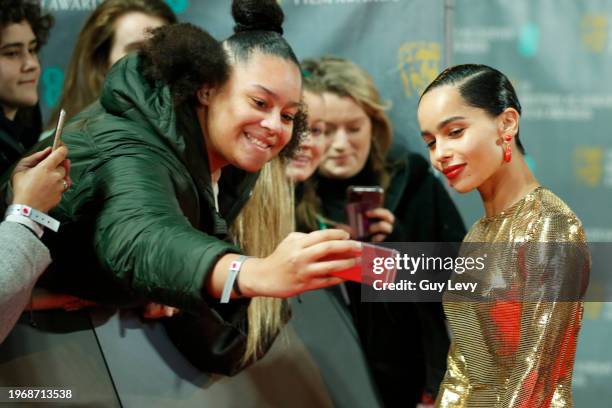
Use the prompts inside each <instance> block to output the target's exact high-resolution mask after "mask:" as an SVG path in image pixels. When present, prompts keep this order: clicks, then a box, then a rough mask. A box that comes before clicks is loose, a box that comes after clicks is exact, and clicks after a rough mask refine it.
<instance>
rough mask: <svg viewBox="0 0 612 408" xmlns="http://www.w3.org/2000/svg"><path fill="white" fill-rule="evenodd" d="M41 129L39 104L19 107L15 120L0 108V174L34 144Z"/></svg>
mask: <svg viewBox="0 0 612 408" xmlns="http://www.w3.org/2000/svg"><path fill="white" fill-rule="evenodd" d="M41 131H42V120H41V116H40V109H39V108H38V105H36V106H33V107H31V108H22V109H19V111H17V115H16V116H15V119H14V120H9V119H7V118H6V116H4V113H3V112H2V110H0V175H2V174H3V173H4V172H5V171H7V170H8V169H9V168H11V167H12V166H13V165H14V164H15V163H17V161H18V160H19V159H20V158H21V156H23V155H24V153H25V152H26V151H27V150H29V149H30V148H31V147H32V146H34V144H35V143H36V142H37V141H38V137H39V135H40V132H41Z"/></svg>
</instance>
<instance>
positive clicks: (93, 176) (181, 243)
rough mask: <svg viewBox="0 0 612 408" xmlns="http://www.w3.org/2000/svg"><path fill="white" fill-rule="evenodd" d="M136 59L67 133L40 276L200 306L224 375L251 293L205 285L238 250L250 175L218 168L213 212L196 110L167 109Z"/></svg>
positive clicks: (60, 284) (115, 72) (64, 284)
mask: <svg viewBox="0 0 612 408" xmlns="http://www.w3.org/2000/svg"><path fill="white" fill-rule="evenodd" d="M138 61H139V59H138V57H137V55H132V56H129V57H127V58H124V59H123V60H122V61H120V62H119V63H117V64H116V65H115V66H114V67H113V68H112V70H111V71H110V73H109V74H108V77H107V79H106V82H105V84H104V88H103V91H102V94H101V97H100V99H99V101H98V102H96V103H95V104H94V105H92V106H90V107H89V108H87V109H86V110H85V111H83V112H82V113H80V114H79V115H78V116H76V117H75V118H74V119H73V120H72V121H70V123H69V124H68V125H67V126H66V128H65V130H64V134H63V141H64V143H65V144H66V145H67V146H68V148H69V158H70V160H71V164H72V168H71V172H70V176H71V177H72V180H73V182H74V185H73V187H72V188H71V189H70V190H69V191H68V192H67V193H66V194H64V196H63V198H62V201H61V203H60V205H59V206H58V207H57V208H56V209H55V210H53V211H52V212H51V215H52V216H53V217H55V218H56V219H58V220H59V221H60V222H61V224H62V225H61V228H60V231H59V233H57V234H53V233H47V234H45V236H46V239H45V240H46V243H47V245H48V246H49V248H50V250H51V253H52V258H53V260H54V263H53V265H52V266H51V268H50V269H49V271H48V272H47V273H46V274H45V275H44V277H43V281H42V285H43V286H46V287H48V288H50V289H55V290H59V291H61V292H68V293H71V294H74V295H77V296H80V297H84V298H87V299H92V300H96V301H99V302H101V303H108V304H113V305H117V306H126V305H131V304H141V303H144V302H146V301H154V302H158V303H162V304H166V305H171V306H175V307H178V308H180V309H181V310H183V311H185V312H187V313H189V314H191V315H197V316H198V319H199V325H200V326H202V327H205V328H206V331H207V334H210V336H209V338H208V339H207V340H209V341H210V344H208V345H206V344H202V343H200V347H201V348H203V349H204V348H206V347H209V348H210V349H211V350H212V351H211V352H212V353H213V354H215V356H216V357H218V358H219V359H220V360H223V361H222V362H221V363H220V364H221V365H222V366H226V368H223V367H222V368H218V367H210V366H209V367H208V368H211V369H210V370H209V371H220V372H226V373H228V372H229V373H231V372H233V370H234V369H235V366H234V363H235V362H236V361H237V360H238V359H239V357H240V356H241V349H242V347H243V342H244V339H245V334H244V333H245V330H246V327H245V325H246V307H247V306H248V300H239V301H233V302H231V304H230V305H229V306H228V305H224V306H223V305H220V304H219V301H218V300H217V299H211V298H208V297H207V294H206V293H205V292H204V291H203V290H202V288H203V285H204V282H205V280H206V277H207V276H208V274H209V273H210V272H211V271H212V269H213V266H214V265H215V263H216V261H217V260H218V259H219V258H220V257H221V256H222V255H224V254H226V253H228V252H239V249H238V248H236V247H235V246H234V245H232V243H231V242H230V241H229V239H228V235H227V225H228V224H230V223H231V222H232V220H233V219H234V218H235V216H236V215H237V214H238V212H239V211H240V209H241V208H242V206H243V205H244V204H245V202H246V201H247V200H248V198H249V196H250V193H251V190H252V188H253V185H254V183H255V181H256V179H257V174H249V173H246V172H244V171H242V170H239V169H237V168H234V167H232V166H227V167H225V168H224V169H223V171H222V176H221V179H220V181H219V190H220V194H219V208H220V213H218V212H217V211H216V210H215V206H214V198H213V191H212V187H211V182H210V171H209V167H208V160H207V154H206V151H205V147H204V144H203V140H202V132H201V129H200V125H199V123H198V120H197V117H196V115H195V111H194V110H193V109H192V108H189V109H183V110H181V111H179V110H175V108H174V105H173V103H172V98H171V95H170V92H169V89H168V88H167V87H165V86H164V87H162V86H156V87H151V86H149V85H148V83H147V82H146V81H145V79H144V78H143V77H142V76H141V75H140V73H139V71H138ZM46 143H50V141H47V142H46ZM171 320H172V319H171ZM228 331H229V333H228ZM218 337H222V341H223V343H222V344H221V345H219V343H217V340H218ZM204 354H205V353H204ZM227 358H229V359H230V360H231V363H228V362H227V361H225V360H224V359H227ZM228 365H229V366H232V367H231V368H227V366H228Z"/></svg>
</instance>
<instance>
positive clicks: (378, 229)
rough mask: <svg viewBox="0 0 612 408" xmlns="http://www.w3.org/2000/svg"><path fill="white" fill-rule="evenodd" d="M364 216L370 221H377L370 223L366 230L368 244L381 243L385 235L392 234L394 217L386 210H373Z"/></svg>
mask: <svg viewBox="0 0 612 408" xmlns="http://www.w3.org/2000/svg"><path fill="white" fill-rule="evenodd" d="M366 216H367V217H368V218H370V219H376V220H378V221H376V222H371V223H370V226H369V229H368V232H369V234H370V242H382V241H384V240H385V238H387V235H389V234H391V233H392V232H393V224H394V223H395V216H394V215H393V213H392V212H391V211H389V210H387V209H386V208H382V207H381V208H375V209H373V210H370V211H368V212H366Z"/></svg>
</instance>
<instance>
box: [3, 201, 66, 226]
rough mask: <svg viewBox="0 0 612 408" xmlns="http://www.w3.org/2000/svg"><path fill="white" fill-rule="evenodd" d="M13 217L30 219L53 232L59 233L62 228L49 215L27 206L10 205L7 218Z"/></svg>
mask: <svg viewBox="0 0 612 408" xmlns="http://www.w3.org/2000/svg"><path fill="white" fill-rule="evenodd" d="M11 215H19V216H22V217H26V218H29V219H30V220H32V221H34V222H36V223H38V224H39V225H40V226H42V227H46V228H49V229H50V230H51V231H55V232H57V230H58V229H59V226H60V223H59V221H57V220H56V219H54V218H51V217H49V216H48V215H47V214H45V213H42V212H40V211H38V210H35V209H34V208H32V207H28V206H27V205H21V204H13V205H9V207H8V208H7V209H6V214H5V217H9V216H11Z"/></svg>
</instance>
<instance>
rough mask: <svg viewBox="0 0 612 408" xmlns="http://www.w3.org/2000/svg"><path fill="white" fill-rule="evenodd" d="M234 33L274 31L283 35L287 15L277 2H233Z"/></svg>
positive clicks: (237, 0) (248, 0)
mask: <svg viewBox="0 0 612 408" xmlns="http://www.w3.org/2000/svg"><path fill="white" fill-rule="evenodd" d="M232 17H234V21H235V22H236V25H235V26H234V33H240V32H243V31H274V32H277V33H279V34H281V35H282V34H283V21H284V20H285V14H284V13H283V10H282V9H281V8H280V6H279V5H278V3H277V2H276V0H233V1H232Z"/></svg>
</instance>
